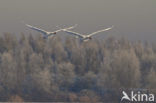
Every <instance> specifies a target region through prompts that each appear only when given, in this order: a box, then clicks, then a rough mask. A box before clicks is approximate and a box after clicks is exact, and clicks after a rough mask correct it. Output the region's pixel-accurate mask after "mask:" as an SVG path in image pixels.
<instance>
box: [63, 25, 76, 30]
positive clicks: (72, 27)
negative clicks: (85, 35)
mask: <svg viewBox="0 0 156 103" xmlns="http://www.w3.org/2000/svg"><path fill="white" fill-rule="evenodd" d="M76 26H77V24H75V25H74V26H71V27H68V28H64V29H66V30H70V29H74V28H75V27H76Z"/></svg>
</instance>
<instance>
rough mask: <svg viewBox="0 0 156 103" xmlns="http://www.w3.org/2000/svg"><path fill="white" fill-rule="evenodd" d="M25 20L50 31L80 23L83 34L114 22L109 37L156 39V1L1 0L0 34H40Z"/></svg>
mask: <svg viewBox="0 0 156 103" xmlns="http://www.w3.org/2000/svg"><path fill="white" fill-rule="evenodd" d="M21 21H25V22H26V23H28V24H31V25H34V26H37V27H41V28H43V29H46V30H49V31H53V30H55V29H56V27H55V26H57V25H61V26H62V25H66V26H71V25H73V24H78V27H77V28H76V29H74V31H77V32H80V33H91V32H94V31H96V30H99V29H103V28H107V27H110V26H112V25H114V26H115V28H114V29H113V30H111V31H109V32H106V33H105V34H106V35H107V36H108V35H113V36H124V35H125V37H126V36H128V38H129V39H131V40H148V41H155V40H156V0H0V33H3V32H11V33H16V34H20V32H24V33H30V32H31V33H36V32H33V31H32V30H29V29H28V28H26V27H25V25H23V24H22V23H21ZM103 34H104V33H103Z"/></svg>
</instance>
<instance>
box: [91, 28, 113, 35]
mask: <svg viewBox="0 0 156 103" xmlns="http://www.w3.org/2000/svg"><path fill="white" fill-rule="evenodd" d="M113 27H114V26H112V27H110V28H107V29H103V30H99V31H96V32H94V33H91V34H89V35H88V36H89V37H91V36H93V35H95V34H97V33H100V32H104V31H107V30H111V29H112V28H113Z"/></svg>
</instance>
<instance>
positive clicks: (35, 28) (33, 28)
mask: <svg viewBox="0 0 156 103" xmlns="http://www.w3.org/2000/svg"><path fill="white" fill-rule="evenodd" d="M26 26H27V27H29V28H30V29H32V30H36V31H38V32H40V33H42V35H43V38H44V39H47V38H48V37H49V36H54V35H56V33H57V32H59V31H62V30H63V29H59V30H56V31H54V32H48V31H45V30H43V29H40V28H37V27H34V26H31V25H29V24H26ZM75 27H76V25H75V26H71V27H68V28H64V29H66V30H69V29H73V28H75Z"/></svg>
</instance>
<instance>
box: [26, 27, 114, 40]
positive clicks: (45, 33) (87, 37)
mask: <svg viewBox="0 0 156 103" xmlns="http://www.w3.org/2000/svg"><path fill="white" fill-rule="evenodd" d="M26 26H27V27H29V28H30V29H32V30H35V31H38V32H40V33H42V35H43V38H44V39H47V38H48V37H53V36H54V35H56V33H57V32H60V31H64V32H66V33H67V34H70V35H74V36H76V37H78V38H79V39H80V40H82V41H88V40H91V39H92V36H94V35H96V34H98V33H100V32H104V31H108V30H111V29H112V28H113V26H112V27H110V28H107V29H102V30H99V31H96V32H93V33H91V34H88V35H84V34H80V33H77V32H73V31H71V30H70V29H73V28H75V27H76V26H77V25H74V26H71V27H68V28H63V29H62V28H60V29H58V30H56V31H54V32H48V31H45V30H43V29H40V28H37V27H34V26H31V25H28V24H26Z"/></svg>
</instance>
